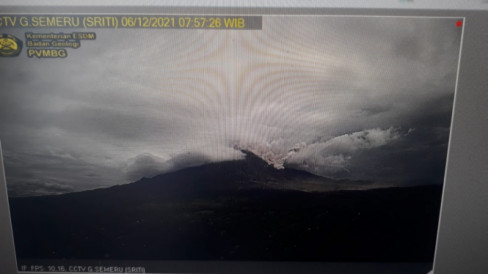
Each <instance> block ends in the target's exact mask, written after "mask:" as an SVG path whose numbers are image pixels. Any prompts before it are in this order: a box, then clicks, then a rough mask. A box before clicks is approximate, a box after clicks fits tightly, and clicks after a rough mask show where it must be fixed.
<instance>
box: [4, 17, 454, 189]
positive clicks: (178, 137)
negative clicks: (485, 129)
mask: <svg viewBox="0 0 488 274" xmlns="http://www.w3.org/2000/svg"><path fill="white" fill-rule="evenodd" d="M455 22H456V19H453V18H398V17H397V18H395V17H340V16H337V17H325V16H304V17H300V16H267V17H264V18H263V30H245V31H224V30H218V31H208V30H138V29H126V30H122V29H118V30H109V29H97V30H96V34H97V39H96V40H95V41H82V46H81V48H79V49H76V50H73V49H69V50H68V54H69V56H68V58H66V59H63V60H62V59H53V60H49V59H37V58H27V57H26V56H25V52H24V53H23V55H22V56H21V57H18V58H2V59H0V70H1V74H0V79H1V81H2V91H1V92H0V139H1V142H2V147H3V153H4V157H5V161H4V162H5V166H6V176H7V184H8V190H9V193H10V195H15V196H25V195H42V194H54V193H64V192H70V191H80V190H85V189H92V188H97V187H104V186H110V185H115V184H123V183H129V182H132V181H135V180H137V179H139V178H141V177H144V176H146V177H150V176H154V175H157V174H160V173H164V172H167V171H171V170H176V169H181V168H184V167H187V166H194V165H199V164H202V163H207V162H211V161H222V160H230V159H240V158H242V157H243V154H242V153H241V152H240V151H239V149H248V150H251V151H254V152H255V153H256V154H258V155H260V156H261V157H262V158H263V159H265V160H267V161H268V162H269V163H271V164H273V165H274V166H275V167H277V168H283V166H285V167H286V166H290V167H294V168H300V169H304V170H308V171H310V172H313V173H315V174H319V175H323V176H329V177H334V178H351V179H367V180H373V181H375V182H377V184H378V185H398V186H404V185H415V184H429V183H442V175H443V169H444V163H445V157H446V153H447V142H448V137H449V126H450V120H451V111H452V103H453V98H454V91H455V81H456V72H457V64H458V58H459V48H460V43H461V41H460V39H461V28H456V27H455ZM3 31H7V32H8V33H11V34H14V35H16V36H17V37H23V32H22V31H21V30H20V29H4V30H3ZM23 31H38V32H40V30H23ZM54 31H55V32H61V31H62V32H70V31H73V30H61V29H57V30H54ZM42 32H49V31H48V30H42Z"/></svg>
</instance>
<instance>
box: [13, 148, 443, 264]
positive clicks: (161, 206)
mask: <svg viewBox="0 0 488 274" xmlns="http://www.w3.org/2000/svg"><path fill="white" fill-rule="evenodd" d="M243 152H244V153H245V155H246V157H245V159H242V160H235V161H224V162H218V163H210V164H205V165H201V166H197V167H190V168H185V169H182V170H178V171H174V172H171V173H166V174H162V175H158V176H155V177H153V178H142V179H140V180H139V181H137V182H134V183H130V184H126V185H118V186H113V187H110V188H105V189H95V190H90V191H83V192H78V193H69V194H63V195H53V196H41V197H20V198H10V199H9V202H10V208H11V217H12V225H13V229H14V240H15V245H16V252H17V257H18V260H19V262H22V260H26V259H33V258H36V259H79V260H86V259H94V260H102V259H110V260H234V261H235V260H253V261H260V260H261V261H262V260H267V261H368V262H371V261H374V262H380V261H381V262H384V261H395V262H398V261H408V262H411V261H416V262H418V261H422V262H430V261H432V258H433V254H434V245H435V237H436V231H437V219H438V214H439V206H440V198H441V186H435V185H432V186H418V187H408V188H384V189H372V188H371V185H372V183H371V182H367V181H346V180H342V181H339V180H333V179H330V178H324V177H320V176H316V175H313V174H311V173H308V172H306V171H300V170H295V169H291V168H285V169H276V168H274V167H273V166H271V165H269V164H267V163H266V162H265V161H263V160H262V159H261V158H259V157H257V156H256V155H254V154H252V153H251V152H248V151H243Z"/></svg>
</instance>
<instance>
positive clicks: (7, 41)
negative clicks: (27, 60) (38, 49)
mask: <svg viewBox="0 0 488 274" xmlns="http://www.w3.org/2000/svg"><path fill="white" fill-rule="evenodd" d="M21 50H22V41H20V40H19V39H18V38H17V37H15V36H13V35H10V34H1V35H0V57H14V56H19V54H20V51H21Z"/></svg>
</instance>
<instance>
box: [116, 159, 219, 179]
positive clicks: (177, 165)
mask: <svg viewBox="0 0 488 274" xmlns="http://www.w3.org/2000/svg"><path fill="white" fill-rule="evenodd" d="M208 162H210V159H209V158H208V157H206V156H204V155H203V154H201V153H194V152H187V153H183V154H179V155H175V156H174V157H172V158H170V159H168V160H165V159H163V158H160V157H158V156H155V155H152V154H150V153H143V154H140V155H137V156H136V157H134V158H132V159H129V161H128V162H127V164H126V166H125V167H124V172H125V174H126V176H127V178H128V179H129V180H131V181H136V180H139V179H141V178H144V177H146V178H151V177H154V176H156V175H159V174H163V173H167V172H171V171H176V170H179V169H183V168H186V167H192V166H198V165H202V164H205V163H208Z"/></svg>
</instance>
